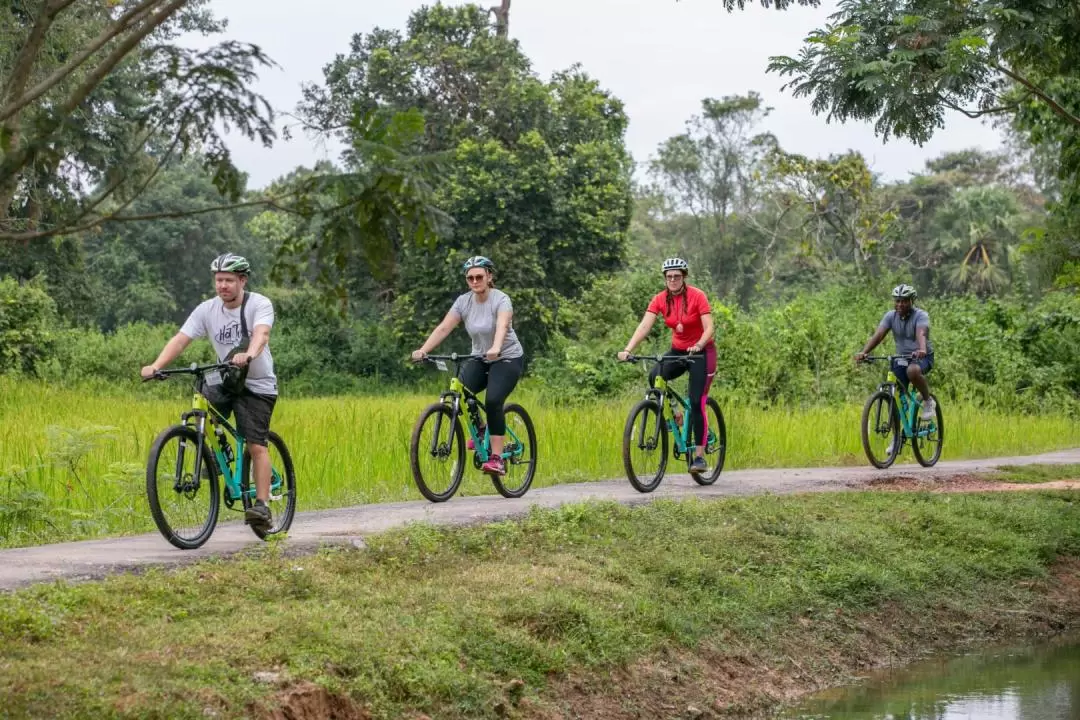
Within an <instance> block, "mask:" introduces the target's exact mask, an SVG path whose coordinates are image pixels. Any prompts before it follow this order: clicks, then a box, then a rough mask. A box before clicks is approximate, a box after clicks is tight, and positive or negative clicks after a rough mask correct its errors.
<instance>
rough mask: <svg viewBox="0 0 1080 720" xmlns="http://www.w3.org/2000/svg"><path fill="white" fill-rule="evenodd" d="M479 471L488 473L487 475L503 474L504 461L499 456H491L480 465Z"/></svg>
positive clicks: (504, 469)
mask: <svg viewBox="0 0 1080 720" xmlns="http://www.w3.org/2000/svg"><path fill="white" fill-rule="evenodd" d="M480 471H481V472H485V473H488V474H489V475H505V474H506V463H504V462H503V459H502V458H501V457H492V458H491V459H489V460H488V461H487V462H486V463H484V464H483V465H481V466H480Z"/></svg>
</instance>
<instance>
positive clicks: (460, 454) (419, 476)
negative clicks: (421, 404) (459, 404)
mask: <svg viewBox="0 0 1080 720" xmlns="http://www.w3.org/2000/svg"><path fill="white" fill-rule="evenodd" d="M434 417H439V418H441V422H447V423H451V424H452V428H451V429H450V432H451V433H453V440H452V441H451V442H452V446H453V450H452V451H451V450H450V449H449V448H446V452H447V454H446V457H447V458H449V457H450V454H449V453H450V452H453V453H454V456H455V457H454V466H453V468H452V469H451V472H450V487H449V488H447V489H446V490H445V491H444V492H441V493H440V492H435V491H434V490H432V489H431V488H430V487H429V486H428V484H427V482H426V481H425V480H424V474H423V472H422V471H421V470H420V435H421V433H422V432H423V429H424V424H425V423H426V422H427V421H428V419H429V418H434ZM441 431H442V428H441V426H440V432H441ZM444 447H445V446H444ZM439 450H440V452H441V451H442V450H443V448H439ZM409 466H410V467H411V468H412V474H413V480H414V481H415V482H416V487H417V489H418V490H420V494H421V495H423V496H424V497H425V498H427V499H428V500H430V501H431V502H446V501H447V500H449V499H450V498H452V497H453V496H454V493H456V492H457V489H458V487H460V485H461V478H462V475H464V473H465V433H464V431H463V430H462V429H461V423H459V422H457V421H456V420H455V418H454V416H453V412H452V411H451V410H450V408H449V407H448V406H447V405H445V404H444V403H432V404H431V405H428V406H427V407H426V408H424V410H423V412H421V413H420V417H419V418H417V420H416V425H414V426H413V431H412V438H411V439H410V441H409Z"/></svg>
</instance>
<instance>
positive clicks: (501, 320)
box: [491, 310, 514, 350]
mask: <svg viewBox="0 0 1080 720" xmlns="http://www.w3.org/2000/svg"><path fill="white" fill-rule="evenodd" d="M513 316H514V313H512V312H510V311H509V310H500V311H499V312H498V313H497V314H496V315H495V339H494V340H492V342H491V347H492V349H494V350H502V346H503V342H505V341H506V333H508V332H509V331H510V318H512V317H513Z"/></svg>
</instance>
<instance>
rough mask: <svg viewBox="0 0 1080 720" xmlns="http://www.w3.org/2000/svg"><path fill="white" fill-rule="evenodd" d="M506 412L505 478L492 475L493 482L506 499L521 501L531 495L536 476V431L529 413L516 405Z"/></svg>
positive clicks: (509, 406)
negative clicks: (520, 498) (519, 499)
mask: <svg viewBox="0 0 1080 720" xmlns="http://www.w3.org/2000/svg"><path fill="white" fill-rule="evenodd" d="M503 412H505V413H506V429H507V431H508V432H507V433H506V442H505V444H504V446H503V453H504V454H507V453H508V454H507V456H506V474H505V475H501V476H500V475H494V474H493V475H491V482H492V483H493V484H494V485H495V489H496V490H498V491H499V494H500V495H502V496H503V497H506V498H519V497H521V496H522V495H524V494H525V493H527V492H528V491H529V486H530V485H532V481H533V475H535V474H536V430H535V428H533V421H532V418H531V417H529V413H527V412H525V408H523V407H521V406H520V405H518V404H517V403H510V404H509V405H507V406H506V407H505V408H504V409H503ZM510 430H513V432H514V434H513V435H510V433H509V431H510ZM515 437H516V438H517V439H516V440H515V439H514V438H515Z"/></svg>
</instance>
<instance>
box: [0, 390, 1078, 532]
mask: <svg viewBox="0 0 1080 720" xmlns="http://www.w3.org/2000/svg"><path fill="white" fill-rule="evenodd" d="M173 387H174V389H175V393H174V395H173V397H172V399H161V398H160V397H159V398H154V399H151V398H146V397H140V396H137V395H135V394H130V395H125V394H122V393H119V392H118V393H112V394H104V395H103V394H99V393H92V392H88V391H79V390H72V389H66V388H57V387H49V386H45V385H42V384H39V383H30V382H17V381H15V380H13V379H11V378H3V377H0V546H13V545H25V544H32V543H39V542H46V541H53V540H61V539H75V538H85V537H95V536H102V535H109V534H123V533H136V532H145V531H150V530H152V529H153V525H152V522H151V520H150V518H149V515H148V511H147V504H146V499H145V480H144V478H145V474H144V473H145V463H146V456H147V452H148V449H149V447H150V444H151V443H152V441H153V439H154V437H155V435H156V434H157V433H158V432H159V431H160V430H161V429H162V428H164V427H166V426H167V425H169V424H172V423H175V422H176V421H177V419H178V416H179V413H180V412H181V411H182V410H183V409H184V408H185V403H186V402H188V401H189V395H188V394H187V393H186V391H185V389H184V386H183V385H182V384H180V383H177V384H175V385H174V386H173ZM433 399H434V398H433V396H428V395H404V394H403V395H380V396H370V397H355V396H350V397H338V398H319V399H310V398H309V399H292V398H284V399H282V400H281V401H280V403H279V405H278V408H277V410H276V411H275V414H274V423H273V426H274V428H275V429H276V430H277V431H278V432H279V433H281V435H282V436H283V437H284V438H285V440H286V442H287V443H288V445H289V447H290V449H291V451H292V453H293V457H294V459H295V463H296V471H297V476H298V479H299V493H300V494H299V508H300V509H301V510H312V509H317V508H328V507H340V506H345V505H350V504H358V503H374V502H382V501H396V500H406V499H418V498H419V497H420V495H419V493H418V492H417V490H416V488H415V486H414V484H413V481H412V478H411V475H410V473H409V469H408V443H409V436H410V432H411V430H412V426H413V423H414V422H415V420H416V417H417V416H418V414H419V412H420V410H421V409H422V408H423V407H424V406H425V405H426V404H428V403H429V402H431V401H432V400H433ZM514 399H515V400H516V401H518V402H521V403H522V404H523V405H524V406H525V407H526V408H527V409H528V410H529V411H530V413H531V414H532V416H533V419H534V421H535V423H536V426H537V433H538V435H539V439H538V443H539V449H538V458H539V460H538V470H537V476H536V480H535V483H534V487H543V486H546V485H553V484H557V483H565V482H577V481H589V480H598V479H608V478H618V477H621V476H622V475H623V469H622V461H621V455H620V452H621V437H622V427H623V423H624V422H625V418H626V413H627V411H628V409H629V407H630V405H631V404H632V403H633V401H634V400H635V399H636V398H635V397H626V398H611V399H604V400H603V401H600V402H597V403H595V404H591V405H584V406H571V407H567V408H558V407H553V406H552V405H551V404H544V403H540V402H539V401H538V400H537V398H536V397H534V396H530V394H529V393H528V392H527V390H524V391H522V392H519V393H516V394H515V396H514ZM720 401H721V406H722V407H723V410H724V414H725V417H726V420H727V426H728V441H729V451H728V460H727V464H726V466H725V467H726V468H727V469H739V468H751V467H805V466H822V465H853V464H863V463H865V462H866V460H865V457H864V456H863V452H862V448H861V445H860V441H859V430H858V428H859V419H860V412H861V408H860V407H858V406H846V407H822V408H809V409H797V408H790V409H785V408H775V409H760V408H753V407H744V406H739V405H735V404H729V403H726V402H724V399H723V398H720ZM944 412H945V424H946V435H945V438H946V439H945V451H944V455H943V457H944V458H945V459H949V458H953V459H957V458H968V457H990V456H996V455H1009V454H1028V453H1036V452H1042V451H1047V450H1054V449H1061V448H1067V447H1076V446H1078V445H1080V426H1078V425H1077V423H1075V422H1074V421H1072V420H1070V419H1068V418H1065V417H1054V416H1005V415H1001V414H995V413H988V412H985V411H982V410H979V409H977V408H974V407H952V406H949V405H945V407H944ZM907 453H908V451H906V450H905V455H903V456H902V457H901V462H911V457H910V455H909V454H907ZM721 478H722V476H721ZM720 482H723V480H722V479H721V481H720ZM461 492H462V494H466V495H469V494H473V495H475V494H490V493H493V492H494V489H493V488H492V486H491V483H490V482H489V481H488V480H487V479H486V478H485V477H484V476H482V475H480V474H479V473H478V472H475V471H472V470H470V471H468V472H467V473H466V480H465V482H464V483H463V486H462V490H461ZM43 509H45V510H47V512H43Z"/></svg>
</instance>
